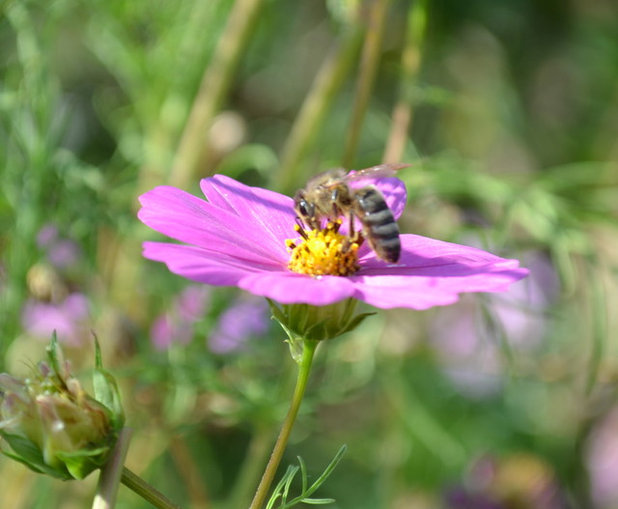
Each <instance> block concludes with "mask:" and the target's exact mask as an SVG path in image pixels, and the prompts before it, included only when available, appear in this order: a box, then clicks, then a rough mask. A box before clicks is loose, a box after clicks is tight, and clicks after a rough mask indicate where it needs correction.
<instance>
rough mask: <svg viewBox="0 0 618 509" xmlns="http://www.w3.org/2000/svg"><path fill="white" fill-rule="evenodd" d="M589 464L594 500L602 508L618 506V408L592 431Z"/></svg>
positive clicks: (588, 451)
mask: <svg viewBox="0 0 618 509" xmlns="http://www.w3.org/2000/svg"><path fill="white" fill-rule="evenodd" d="M586 464H587V467H588V473H589V476H590V491H591V494H592V497H593V499H594V501H595V502H596V503H597V504H598V506H599V507H601V508H608V509H609V508H614V507H618V408H614V409H613V410H612V411H611V412H610V413H609V414H608V415H607V416H605V418H604V419H603V420H601V422H600V423H599V424H598V425H597V426H596V428H595V429H594V431H593V432H592V434H591V435H590V437H589V439H588V444H587V451H586Z"/></svg>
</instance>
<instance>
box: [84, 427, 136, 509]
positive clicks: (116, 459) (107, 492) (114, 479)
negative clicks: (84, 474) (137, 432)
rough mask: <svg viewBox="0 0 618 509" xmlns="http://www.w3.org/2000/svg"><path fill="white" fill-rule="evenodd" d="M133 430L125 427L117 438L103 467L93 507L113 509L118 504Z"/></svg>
mask: <svg viewBox="0 0 618 509" xmlns="http://www.w3.org/2000/svg"><path fill="white" fill-rule="evenodd" d="M130 441H131V430H130V429H129V428H123V429H122V430H121V431H120V433H119V435H118V440H116V445H115V446H114V449H113V451H112V454H111V456H110V458H109V461H108V462H107V464H106V465H105V466H104V467H103V468H102V469H101V475H100V477H99V484H98V486H97V493H96V495H95V497H94V501H93V503H92V509H112V508H113V507H114V506H115V505H116V495H117V493H118V486H119V484H120V478H121V473H122V465H123V463H124V459H125V457H126V455H127V451H128V450H129V442H130Z"/></svg>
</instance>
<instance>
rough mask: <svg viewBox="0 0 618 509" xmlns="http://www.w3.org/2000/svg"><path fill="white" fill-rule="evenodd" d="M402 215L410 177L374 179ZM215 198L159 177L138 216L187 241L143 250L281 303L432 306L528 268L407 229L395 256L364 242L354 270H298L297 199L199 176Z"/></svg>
mask: <svg viewBox="0 0 618 509" xmlns="http://www.w3.org/2000/svg"><path fill="white" fill-rule="evenodd" d="M374 184H375V185H376V186H377V187H378V188H379V189H380V190H381V191H382V193H383V194H384V196H385V198H386V200H387V203H388V204H389V206H390V207H391V209H392V210H393V212H394V214H395V216H396V217H398V216H399V215H400V214H401V212H402V210H403V207H404V205H405V199H406V193H405V187H404V185H403V183H402V182H401V181H400V180H398V179H395V178H382V179H376V180H375V181H374ZM201 188H202V192H203V193H204V195H205V196H206V197H207V200H208V201H204V200H202V199H200V198H197V197H195V196H193V195H190V194H188V193H186V192H184V191H181V190H179V189H176V188H173V187H168V186H161V187H157V188H155V189H153V190H151V191H149V192H147V193H145V194H143V195H142V196H140V202H141V205H142V208H141V209H140V211H139V213H138V217H139V219H140V220H141V221H143V222H144V223H145V224H146V225H148V226H149V227H151V228H153V229H154V230H156V231H158V232H160V233H163V234H164V235H168V236H169V237H171V238H173V239H175V240H177V241H179V242H183V243H184V244H170V243H164V242H145V243H144V256H145V257H146V258H149V259H151V260H155V261H160V262H164V263H165V264H166V265H167V266H168V268H169V269H170V270H171V271H172V272H174V273H176V274H179V275H181V276H183V277H186V278H188V279H191V280H193V281H198V282H201V283H206V284H210V285H215V286H237V287H239V288H242V289H244V290H247V291H249V292H251V293H253V294H255V295H260V296H264V297H268V298H271V299H273V300H275V301H277V302H280V303H283V304H292V303H306V304H312V305H315V306H324V305H327V304H332V303H334V302H338V301H341V300H343V299H347V298H355V299H359V300H362V301H365V302H367V303H368V304H371V305H372V306H376V307H380V308H394V307H407V308H413V309H427V308H430V307H432V306H441V305H447V304H452V303H453V302H455V301H457V299H458V295H459V294H460V293H462V292H503V291H506V290H507V289H508V288H509V286H510V285H511V284H512V283H514V282H515V281H518V280H519V279H521V278H523V277H525V276H526V275H527V273H528V271H527V270H526V269H523V268H520V267H519V262H518V261H517V260H507V259H504V258H500V257H498V256H495V255H492V254H490V253H487V252H485V251H482V250H480V249H476V248H472V247H467V246H462V245H458V244H450V243H448V242H442V241H439V240H433V239H430V238H427V237H421V236H418V235H409V234H408V235H401V247H402V252H401V258H400V260H399V263H398V264H396V265H393V264H391V265H389V264H387V263H385V262H383V261H382V260H380V259H378V258H377V257H376V255H375V253H374V252H373V251H372V250H371V249H370V248H369V247H368V246H367V244H363V245H362V246H361V248H360V250H359V260H358V264H359V266H360V269H359V270H358V272H356V273H355V274H353V275H351V276H345V277H344V276H331V275H325V276H317V277H312V276H308V275H304V274H298V273H296V272H292V271H291V270H289V269H288V262H289V259H290V253H289V252H288V249H287V247H286V239H295V238H298V233H297V232H296V231H295V230H294V225H295V224H296V223H295V216H296V214H295V212H294V208H293V201H292V199H291V198H289V197H288V196H284V195H281V194H278V193H275V192H272V191H268V190H266V189H261V188H256V187H248V186H246V185H244V184H241V183H240V182H237V181H235V180H233V179H230V178H228V177H225V176H222V175H217V176H214V177H212V178H207V179H204V180H202V181H201Z"/></svg>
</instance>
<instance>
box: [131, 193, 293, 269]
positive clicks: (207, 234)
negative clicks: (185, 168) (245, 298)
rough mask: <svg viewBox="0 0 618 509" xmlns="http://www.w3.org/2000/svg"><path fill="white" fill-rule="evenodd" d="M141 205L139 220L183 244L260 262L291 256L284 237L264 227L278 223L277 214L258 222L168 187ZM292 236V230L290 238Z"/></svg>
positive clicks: (146, 196)
mask: <svg viewBox="0 0 618 509" xmlns="http://www.w3.org/2000/svg"><path fill="white" fill-rule="evenodd" d="M140 202H141V203H142V208H141V209H140V211H139V212H138V217H139V219H140V220H141V221H142V222H143V223H145V224H146V225H147V226H150V227H151V228H152V229H154V230H156V231H158V232H160V233H163V234H164V235H167V236H169V237H171V238H173V239H175V240H178V241H180V242H185V243H187V244H194V245H197V246H200V247H203V248H207V249H210V250H213V251H217V252H223V253H231V252H233V253H236V254H237V255H238V256H239V257H241V258H246V259H250V260H256V261H257V262H261V263H265V262H268V261H273V260H276V259H279V260H281V259H287V257H288V253H287V250H286V247H285V238H281V239H278V238H275V239H273V232H272V231H269V230H266V229H265V228H264V224H266V223H268V222H269V221H273V222H278V221H279V219H278V218H277V213H276V211H274V212H273V211H271V213H270V214H269V215H265V217H261V218H258V219H257V221H256V220H255V219H256V218H253V216H252V215H251V214H247V215H246V216H240V215H238V214H236V213H234V212H231V211H229V210H226V209H223V208H218V207H215V206H213V205H212V204H210V203H208V202H206V201H204V200H202V199H200V198H197V197H195V196H193V195H191V194H189V193H186V192H184V191H181V190H180V189H176V188H173V187H167V186H160V187H157V188H155V189H153V190H151V191H149V192H147V193H145V194H143V195H142V196H140ZM252 218H253V219H254V220H253V222H252ZM293 233H294V231H293V229H292V228H290V231H289V235H293Z"/></svg>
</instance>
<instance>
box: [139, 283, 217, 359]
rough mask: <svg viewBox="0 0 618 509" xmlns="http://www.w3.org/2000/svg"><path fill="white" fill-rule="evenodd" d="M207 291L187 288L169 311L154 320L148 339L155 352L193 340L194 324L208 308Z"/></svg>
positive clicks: (192, 287) (198, 287)
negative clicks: (173, 344) (174, 344)
mask: <svg viewBox="0 0 618 509" xmlns="http://www.w3.org/2000/svg"><path fill="white" fill-rule="evenodd" d="M208 300H209V291H208V288H206V287H204V286H195V285H193V286H189V287H187V288H185V289H184V290H183V291H182V292H181V293H180V294H179V295H178V296H177V297H176V298H175V299H174V301H173V303H172V305H171V307H170V309H169V310H168V311H166V312H165V313H163V314H162V315H160V316H159V317H158V318H156V319H155V321H154V323H153V324H152V327H151V329H150V339H151V340H152V343H153V345H154V346H155V348H156V349H157V350H165V349H167V348H169V347H170V346H171V345H172V343H174V342H176V343H180V344H183V345H186V344H187V343H189V342H190V341H191V340H192V339H193V334H194V324H195V322H197V321H198V320H199V319H200V318H202V316H203V313H204V311H205V309H206V307H207V306H208Z"/></svg>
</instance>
